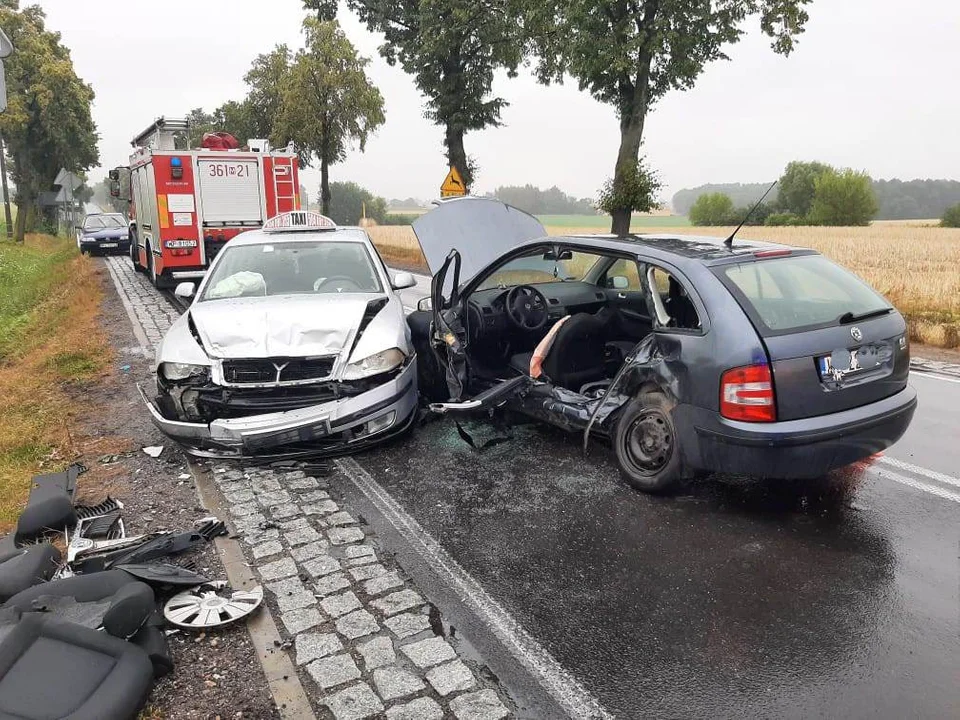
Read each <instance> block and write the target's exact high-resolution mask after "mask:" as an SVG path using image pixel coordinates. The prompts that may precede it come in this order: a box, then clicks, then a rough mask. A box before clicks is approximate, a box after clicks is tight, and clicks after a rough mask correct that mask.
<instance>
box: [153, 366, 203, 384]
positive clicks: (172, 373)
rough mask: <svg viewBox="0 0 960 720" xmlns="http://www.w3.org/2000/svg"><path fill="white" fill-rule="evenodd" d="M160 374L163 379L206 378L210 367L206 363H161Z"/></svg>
mask: <svg viewBox="0 0 960 720" xmlns="http://www.w3.org/2000/svg"><path fill="white" fill-rule="evenodd" d="M160 374H161V375H162V376H163V378H164V379H165V380H177V381H181V380H189V379H191V378H198V379H199V378H206V377H207V376H208V375H209V374H210V368H209V367H208V366H206V365H190V364H188V363H161V364H160Z"/></svg>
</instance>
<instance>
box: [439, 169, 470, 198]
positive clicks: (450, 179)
mask: <svg viewBox="0 0 960 720" xmlns="http://www.w3.org/2000/svg"><path fill="white" fill-rule="evenodd" d="M466 194H467V188H466V187H464V185H463V178H461V177H460V173H459V172H457V169H456V168H455V167H453V166H451V167H450V172H448V173H447V177H446V178H444V180H443V185H441V186H440V197H456V196H458V195H466Z"/></svg>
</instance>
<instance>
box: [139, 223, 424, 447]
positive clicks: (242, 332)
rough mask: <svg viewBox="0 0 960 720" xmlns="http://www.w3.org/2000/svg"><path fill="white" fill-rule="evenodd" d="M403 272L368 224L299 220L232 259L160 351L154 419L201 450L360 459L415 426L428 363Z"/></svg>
mask: <svg viewBox="0 0 960 720" xmlns="http://www.w3.org/2000/svg"><path fill="white" fill-rule="evenodd" d="M414 284H415V281H414V278H413V276H411V275H410V274H409V273H397V274H396V275H393V276H392V277H391V276H390V275H389V274H388V272H387V268H386V267H385V266H384V264H383V261H382V260H381V259H380V257H379V255H378V254H377V252H376V250H375V248H374V247H373V244H372V243H371V242H370V239H369V237H368V236H367V234H366V232H365V231H364V230H362V229H361V228H346V227H337V226H336V225H335V224H334V223H333V222H332V221H331V220H330V219H329V218H326V217H324V216H322V215H318V214H316V213H310V212H304V211H298V212H293V213H286V214H284V215H279V216H277V217H275V218H272V219H271V220H270V221H268V222H267V224H266V225H265V226H264V227H263V229H261V230H252V231H248V232H245V233H242V234H240V235H238V236H237V237H236V238H234V239H233V240H231V241H230V243H229V244H228V245H227V246H226V247H225V248H224V249H223V251H221V252H220V253H219V254H218V255H217V257H216V259H215V260H214V262H213V264H212V265H211V267H210V270H209V272H208V273H207V275H206V277H205V278H204V279H203V281H202V282H201V283H200V286H199V288H196V290H195V289H194V286H193V284H192V283H182V284H181V285H179V286H178V287H177V289H176V294H177V295H178V296H180V297H186V298H191V297H192V298H194V299H193V302H192V303H191V305H190V307H189V309H188V310H187V312H185V313H184V314H183V315H182V316H181V317H180V318H179V319H178V320H177V321H176V322H175V323H174V324H173V325H172V326H171V328H170V330H169V331H168V332H167V334H166V336H165V337H164V338H163V341H162V342H161V344H160V347H159V349H158V351H157V356H156V373H157V376H156V378H157V394H156V397H155V398H150V397H148V395H147V393H146V392H144V390H143V388H141V394H142V395H143V397H144V401H145V402H146V404H147V407H148V409H149V410H150V413H151V415H152V416H153V421H154V423H155V424H156V425H157V427H159V428H160V429H161V430H162V431H163V432H164V433H165V434H167V435H168V436H170V437H171V438H173V439H174V440H176V441H178V442H179V443H181V444H182V445H183V446H184V447H185V449H186V450H187V451H188V452H189V453H191V454H194V455H200V456H215V457H231V456H232V457H237V456H265V457H292V456H296V455H300V454H318V453H321V454H339V453H346V452H353V451H355V450H359V449H361V448H363V447H367V446H369V445H371V444H373V443H376V442H380V441H383V440H386V439H388V438H390V437H393V436H395V435H397V434H399V433H401V432H403V431H404V430H406V429H407V428H409V427H410V426H411V424H412V423H413V420H414V415H415V412H416V408H417V363H416V354H415V352H414V350H413V346H412V344H411V340H410V330H409V328H408V326H407V323H406V321H405V317H404V311H403V305H402V304H401V301H400V298H399V296H398V294H397V292H396V291H397V290H400V289H403V288H407V287H411V286H413V285H414Z"/></svg>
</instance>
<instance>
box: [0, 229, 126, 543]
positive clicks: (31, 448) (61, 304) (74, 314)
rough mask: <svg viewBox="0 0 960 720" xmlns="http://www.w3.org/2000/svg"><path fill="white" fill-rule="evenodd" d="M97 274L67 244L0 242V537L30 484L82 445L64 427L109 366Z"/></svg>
mask: <svg viewBox="0 0 960 720" xmlns="http://www.w3.org/2000/svg"><path fill="white" fill-rule="evenodd" d="M101 299H102V289H101V285H100V280H99V278H98V277H97V268H96V265H95V264H94V263H93V261H91V260H90V258H87V257H83V256H80V255H79V254H78V253H77V251H76V246H75V244H74V243H72V242H71V241H69V240H64V239H61V238H54V237H51V236H48V235H30V236H27V239H26V241H25V242H24V244H22V245H17V244H13V243H9V242H6V241H2V242H0V417H2V418H3V422H2V423H0V532H2V531H4V530H7V529H9V528H10V527H11V526H12V525H13V523H14V521H15V519H16V517H17V515H18V514H19V512H20V510H21V509H22V507H23V504H24V502H25V501H26V498H27V494H28V492H29V487H30V479H31V478H32V477H33V475H35V474H37V473H39V472H51V471H54V470H58V469H62V468H63V467H64V466H65V465H66V464H68V463H69V462H70V460H71V459H72V458H73V457H75V456H76V455H77V454H78V452H79V451H80V448H79V447H78V445H79V444H80V443H82V442H83V441H82V439H80V438H79V437H78V436H77V434H76V433H75V432H73V431H72V424H73V421H74V418H75V417H76V415H77V413H78V412H79V411H80V410H81V409H82V408H81V407H79V406H78V404H77V399H78V398H80V397H81V396H82V390H83V386H84V384H85V383H88V382H89V381H91V380H93V379H94V378H96V377H98V376H99V375H100V374H101V373H102V372H103V370H104V368H105V367H106V366H107V364H108V363H109V361H110V358H111V353H110V348H109V344H108V342H107V340H106V337H105V336H104V334H103V332H102V330H101V328H100V326H99V323H98V319H97V318H98V315H99V312H100V302H101Z"/></svg>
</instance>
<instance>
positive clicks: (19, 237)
mask: <svg viewBox="0 0 960 720" xmlns="http://www.w3.org/2000/svg"><path fill="white" fill-rule="evenodd" d="M17 194H18V195H19V197H18V198H17V222H16V225H15V226H14V231H13V239H14V241H15V242H23V236H24V235H25V234H26V232H27V213H28V212H29V208H30V203H29V202H28V201H27V200H26V198H25V197H24V196H23V195H20V194H19V191H18V193H17Z"/></svg>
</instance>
